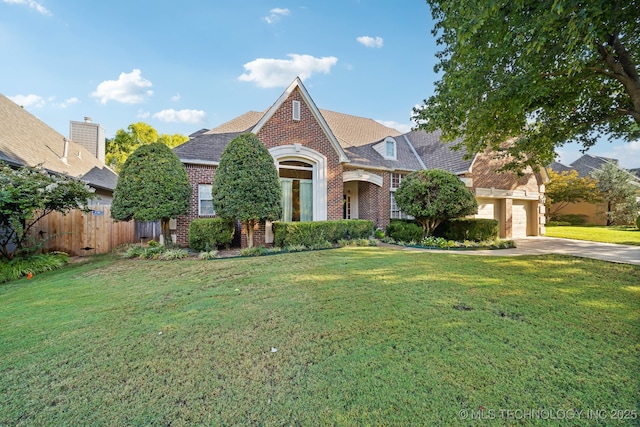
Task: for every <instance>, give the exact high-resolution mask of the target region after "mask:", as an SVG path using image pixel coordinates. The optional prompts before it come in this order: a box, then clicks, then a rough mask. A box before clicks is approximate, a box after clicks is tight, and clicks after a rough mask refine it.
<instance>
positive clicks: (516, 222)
mask: <svg viewBox="0 0 640 427" xmlns="http://www.w3.org/2000/svg"><path fill="white" fill-rule="evenodd" d="M529 205H530V203H529V202H528V201H525V200H514V201H513V209H512V211H511V212H512V216H511V218H512V222H511V227H512V228H511V230H512V234H513V238H514V239H516V238H519V237H527V223H528V221H527V219H528V217H529Z"/></svg>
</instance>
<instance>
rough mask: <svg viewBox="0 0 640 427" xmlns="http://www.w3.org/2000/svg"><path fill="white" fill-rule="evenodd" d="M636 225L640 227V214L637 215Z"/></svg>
mask: <svg viewBox="0 0 640 427" xmlns="http://www.w3.org/2000/svg"><path fill="white" fill-rule="evenodd" d="M636 227H637V228H639V229H640V215H638V216H637V217H636Z"/></svg>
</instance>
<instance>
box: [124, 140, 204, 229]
mask: <svg viewBox="0 0 640 427" xmlns="http://www.w3.org/2000/svg"><path fill="white" fill-rule="evenodd" d="M190 198H191V183H190V182H189V177H188V176H187V171H186V169H185V167H184V165H183V164H182V163H181V162H180V159H178V156H176V154H175V153H174V152H173V151H171V150H170V149H169V147H167V146H166V145H164V144H162V143H159V142H154V143H151V144H146V145H141V146H140V147H138V148H137V149H136V151H134V152H133V154H131V156H129V158H127V160H126V161H125V163H124V166H123V167H122V171H121V172H120V178H119V179H118V184H117V185H116V189H115V191H114V192H113V202H112V204H111V216H112V217H113V219H116V220H118V221H130V220H132V219H134V220H138V221H157V220H160V224H161V228H162V235H163V236H164V239H165V241H168V240H167V239H168V238H169V220H170V219H171V218H176V217H177V216H178V215H181V214H184V213H187V212H188V210H189V204H190Z"/></svg>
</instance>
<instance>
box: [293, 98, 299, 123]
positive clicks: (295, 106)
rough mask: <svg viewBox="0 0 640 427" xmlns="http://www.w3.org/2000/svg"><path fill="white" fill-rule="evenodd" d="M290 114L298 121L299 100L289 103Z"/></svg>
mask: <svg viewBox="0 0 640 427" xmlns="http://www.w3.org/2000/svg"><path fill="white" fill-rule="evenodd" d="M291 116H292V118H293V120H295V121H300V101H295V100H294V101H293V102H292V103H291Z"/></svg>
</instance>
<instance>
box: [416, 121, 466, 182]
mask: <svg viewBox="0 0 640 427" xmlns="http://www.w3.org/2000/svg"><path fill="white" fill-rule="evenodd" d="M441 135H442V132H440V131H437V132H431V133H427V132H424V131H411V132H409V133H407V134H405V136H406V137H407V139H408V140H409V142H411V144H412V145H413V147H414V148H415V150H416V153H417V154H418V156H420V159H422V162H423V163H424V167H425V169H444V170H447V171H449V172H453V173H455V174H459V173H464V172H467V171H470V169H471V165H472V164H473V158H471V159H469V160H465V159H464V158H463V157H464V155H465V154H466V150H465V149H464V147H462V148H460V149H459V150H457V151H454V150H452V146H453V145H455V143H454V142H452V143H443V142H441V141H440V136H441Z"/></svg>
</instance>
